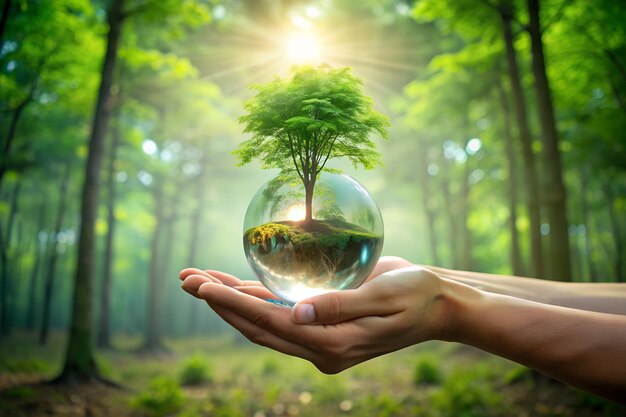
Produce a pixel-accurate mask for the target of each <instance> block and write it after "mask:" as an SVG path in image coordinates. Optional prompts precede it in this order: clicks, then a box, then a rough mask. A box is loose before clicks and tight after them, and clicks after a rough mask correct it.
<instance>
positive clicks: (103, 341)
mask: <svg viewBox="0 0 626 417" xmlns="http://www.w3.org/2000/svg"><path fill="white" fill-rule="evenodd" d="M119 123H120V122H119V119H118V125H117V126H116V128H115V130H114V132H113V140H112V141H111V149H110V150H109V166H108V169H107V188H108V191H109V192H108V195H107V197H108V199H107V202H106V205H107V234H106V237H105V243H104V245H105V247H104V260H103V264H104V265H103V268H104V273H103V276H102V287H101V290H100V297H101V299H100V300H101V302H100V305H101V309H102V310H101V312H100V325H99V326H98V337H97V345H98V347H100V348H109V347H111V334H110V321H111V320H110V309H111V282H112V276H113V236H114V235H115V222H116V219H115V159H116V157H117V148H118V146H119V143H120V136H121V132H120V126H119Z"/></svg>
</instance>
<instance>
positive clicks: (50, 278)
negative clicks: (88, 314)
mask: <svg viewBox="0 0 626 417" xmlns="http://www.w3.org/2000/svg"><path fill="white" fill-rule="evenodd" d="M69 179H70V166H69V164H67V165H66V166H65V168H64V171H63V176H62V178H61V187H60V191H59V205H58V208H57V215H56V220H55V221H54V229H53V235H52V242H50V249H49V254H50V255H49V256H50V257H49V259H48V268H47V271H46V280H45V287H44V293H43V310H42V313H41V328H40V330H39V343H40V344H42V345H45V344H46V342H47V341H48V334H49V328H50V314H51V309H50V306H51V305H52V289H53V288H54V280H55V277H56V265H57V260H58V258H59V251H58V237H59V233H61V230H62V229H63V218H64V217H65V216H64V215H65V206H66V201H67V189H68V185H69Z"/></svg>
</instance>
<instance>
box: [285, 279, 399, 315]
mask: <svg viewBox="0 0 626 417" xmlns="http://www.w3.org/2000/svg"><path fill="white" fill-rule="evenodd" d="M367 287H368V286H367V285H364V286H362V287H360V288H358V289H354V290H343V291H333V292H329V293H326V294H322V295H317V296H315V297H311V298H308V299H306V300H302V301H300V302H298V303H297V304H296V305H295V306H294V307H293V309H292V310H291V319H292V320H293V321H294V322H296V323H299V324H334V323H340V322H342V321H347V320H351V319H356V318H359V317H365V316H380V315H387V314H391V313H394V312H395V310H394V306H393V302H391V300H387V301H386V300H385V299H384V297H377V296H376V294H374V292H373V291H371V289H369V288H367Z"/></svg>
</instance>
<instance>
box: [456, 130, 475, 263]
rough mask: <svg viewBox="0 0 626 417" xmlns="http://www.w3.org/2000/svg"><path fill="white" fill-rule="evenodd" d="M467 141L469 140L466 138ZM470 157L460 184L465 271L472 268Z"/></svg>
mask: <svg viewBox="0 0 626 417" xmlns="http://www.w3.org/2000/svg"><path fill="white" fill-rule="evenodd" d="M468 141H469V140H468ZM468 141H466V142H465V146H464V149H467V143H468ZM470 172H471V170H470V159H469V157H468V158H467V161H465V164H464V167H463V183H462V185H461V216H459V217H460V226H461V236H462V241H461V245H462V246H461V254H462V257H461V267H462V268H463V269H465V270H467V271H470V270H472V269H473V260H472V231H471V230H470V228H469V224H468V220H469V211H470V207H469V195H470V184H469V176H470Z"/></svg>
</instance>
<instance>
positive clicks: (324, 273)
mask: <svg viewBox="0 0 626 417" xmlns="http://www.w3.org/2000/svg"><path fill="white" fill-rule="evenodd" d="M305 202H306V194H305V189H304V185H303V184H302V181H301V180H300V178H299V177H297V176H295V177H293V176H287V175H279V176H278V177H276V178H274V179H272V180H270V181H268V182H267V183H265V184H264V185H263V186H262V187H261V188H260V189H259V190H258V191H257V192H256V194H255V195H254V197H252V200H251V201H250V205H249V206H248V210H247V212H246V217H245V220H244V228H243V232H244V236H243V243H244V251H245V253H246V258H247V260H248V263H249V264H250V267H251V268H252V270H253V271H254V272H255V274H256V275H257V276H258V277H259V279H260V281H261V282H262V283H263V284H264V285H265V286H266V287H267V288H268V289H269V290H270V291H271V292H272V293H274V294H275V295H276V296H277V297H279V298H280V299H283V300H286V301H288V302H291V303H295V302H298V301H300V300H302V299H304V298H308V297H311V296H314V295H317V294H322V293H325V292H329V291H335V290H344V289H351V288H356V287H358V286H359V285H361V284H362V283H363V282H364V281H365V279H366V278H367V277H368V276H369V274H370V273H371V272H372V270H373V269H374V266H375V265H376V262H377V261H378V258H379V257H380V253H381V251H382V247H383V237H384V236H383V219H382V216H381V214H380V210H379V209H378V206H377V205H376V203H375V202H374V199H373V198H372V196H371V195H370V193H369V192H368V191H367V190H366V189H365V187H363V186H362V185H361V184H359V183H358V182H357V181H356V180H355V179H353V178H351V177H349V176H347V175H338V174H328V173H323V174H321V175H320V176H319V177H318V179H317V182H316V184H315V187H314V189H313V198H312V203H311V209H310V212H311V219H310V220H306V214H307V209H306V203H305Z"/></svg>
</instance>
